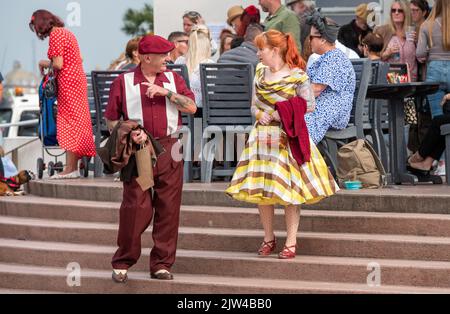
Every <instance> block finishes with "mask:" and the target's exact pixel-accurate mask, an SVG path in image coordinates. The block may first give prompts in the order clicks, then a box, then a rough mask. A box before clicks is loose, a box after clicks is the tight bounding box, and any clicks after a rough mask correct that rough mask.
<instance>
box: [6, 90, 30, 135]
mask: <svg viewBox="0 0 450 314" xmlns="http://www.w3.org/2000/svg"><path fill="white" fill-rule="evenodd" d="M23 91H24V89H23V88H21V87H15V88H14V89H13V88H5V90H4V95H3V99H2V100H1V101H0V124H4V123H16V122H21V121H27V120H34V119H39V95H38V94H37V91H36V90H34V93H33V90H32V89H28V90H27V92H26V93H24V92H23ZM2 131H3V137H4V138H9V139H12V138H18V137H37V136H38V126H37V125H33V126H12V127H9V128H4V129H3V130H2Z"/></svg>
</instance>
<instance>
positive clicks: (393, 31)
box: [374, 0, 417, 82]
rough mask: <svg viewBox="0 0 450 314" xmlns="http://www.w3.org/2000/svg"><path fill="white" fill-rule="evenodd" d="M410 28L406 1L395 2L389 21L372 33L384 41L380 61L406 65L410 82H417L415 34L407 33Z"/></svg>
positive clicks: (412, 32)
mask: <svg viewBox="0 0 450 314" xmlns="http://www.w3.org/2000/svg"><path fill="white" fill-rule="evenodd" d="M408 26H411V13H410V10H409V3H408V2H407V1H406V0H395V1H394V2H392V5H391V12H390V21H389V23H388V24H386V25H382V26H379V27H376V28H375V30H374V32H375V33H377V34H379V35H381V37H383V40H384V46H383V51H382V52H381V59H382V60H383V61H385V62H388V63H406V64H408V68H409V73H410V75H411V77H410V80H411V81H412V82H415V81H417V61H416V45H415V40H416V37H417V34H416V32H414V31H411V32H409V34H408V36H409V38H407V34H406V32H407V28H408Z"/></svg>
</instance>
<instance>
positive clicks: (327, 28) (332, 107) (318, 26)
mask: <svg viewBox="0 0 450 314" xmlns="http://www.w3.org/2000/svg"><path fill="white" fill-rule="evenodd" d="M307 23H308V24H310V25H311V35H310V41H311V48H312V51H313V52H314V53H317V54H318V55H320V57H319V59H318V60H317V61H316V62H314V63H313V64H312V65H311V66H310V67H309V68H308V71H307V72H308V76H309V77H310V79H311V83H312V88H313V91H314V96H315V97H316V110H314V111H313V112H311V113H308V114H306V115H305V120H306V125H307V126H308V131H309V135H310V136H311V138H312V140H313V141H314V143H315V144H318V143H319V142H320V141H321V140H322V139H323V137H324V136H325V133H326V132H327V131H328V130H329V129H331V128H333V129H338V130H340V129H344V128H346V127H347V124H348V121H349V119H350V113H351V111H352V107H353V95H354V93H355V86H356V77H355V71H354V69H353V66H352V63H351V62H350V60H349V59H348V58H347V56H346V55H345V54H344V53H343V52H342V51H341V50H340V49H337V48H336V44H335V42H336V37H337V33H338V30H339V26H338V25H337V24H336V22H334V21H332V20H331V19H329V18H327V17H324V16H322V14H321V13H320V11H315V12H314V13H313V14H312V15H311V16H309V17H308V20H307Z"/></svg>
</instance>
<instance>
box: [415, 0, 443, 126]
mask: <svg viewBox="0 0 450 314" xmlns="http://www.w3.org/2000/svg"><path fill="white" fill-rule="evenodd" d="M416 55H417V58H418V59H419V60H421V61H423V62H425V61H427V62H428V67H427V76H426V81H427V82H442V83H445V84H444V85H445V86H443V88H441V89H440V90H439V91H438V92H437V93H435V94H433V95H429V96H428V100H429V102H430V109H431V114H432V116H433V118H434V117H437V116H439V115H442V107H441V106H440V101H441V99H442V97H443V96H444V95H445V94H446V93H447V92H449V91H450V76H449V73H450V3H449V1H443V0H436V1H435V5H434V7H433V10H432V11H431V14H430V16H429V17H428V19H427V20H426V21H425V22H424V23H423V24H422V26H421V28H420V34H419V42H418V44H417V50H416Z"/></svg>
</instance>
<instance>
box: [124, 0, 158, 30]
mask: <svg viewBox="0 0 450 314" xmlns="http://www.w3.org/2000/svg"><path fill="white" fill-rule="evenodd" d="M123 22H124V26H123V27H122V31H124V32H125V34H127V35H131V36H133V37H135V36H142V35H146V34H148V33H149V32H153V7H152V6H151V5H150V4H145V5H144V8H143V9H141V10H133V9H128V10H127V11H126V12H125V15H124V16H123Z"/></svg>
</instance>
